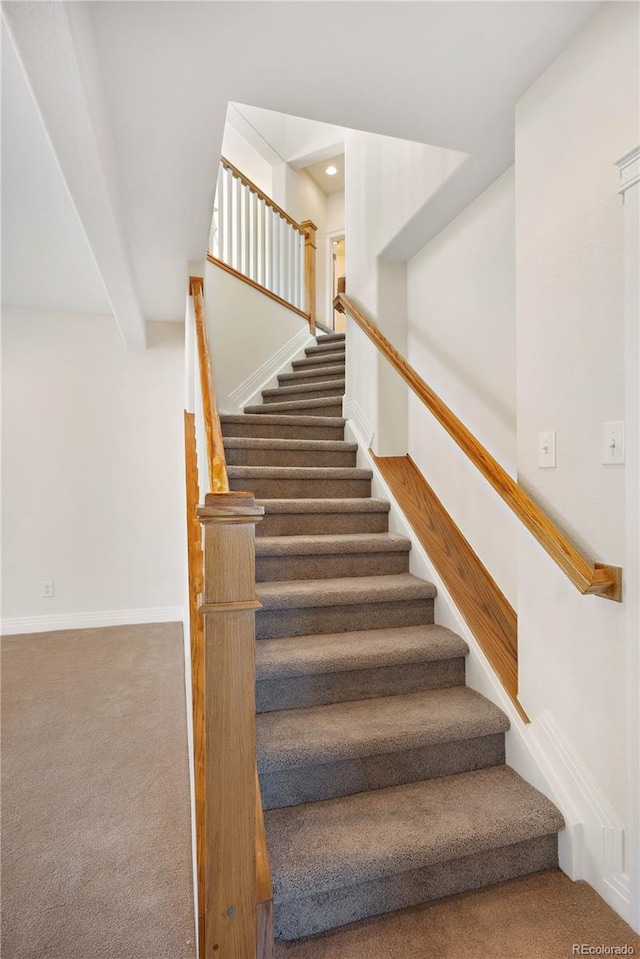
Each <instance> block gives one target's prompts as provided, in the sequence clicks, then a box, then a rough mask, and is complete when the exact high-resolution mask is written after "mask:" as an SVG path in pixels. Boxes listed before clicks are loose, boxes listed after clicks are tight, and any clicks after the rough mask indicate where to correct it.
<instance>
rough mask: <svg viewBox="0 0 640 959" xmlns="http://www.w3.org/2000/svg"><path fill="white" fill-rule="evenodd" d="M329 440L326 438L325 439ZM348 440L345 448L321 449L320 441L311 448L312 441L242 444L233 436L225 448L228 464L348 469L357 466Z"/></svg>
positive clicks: (354, 452)
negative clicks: (286, 444)
mask: <svg viewBox="0 0 640 959" xmlns="http://www.w3.org/2000/svg"><path fill="white" fill-rule="evenodd" d="M325 442H326V441H325ZM350 445H351V444H348V443H344V444H343V445H342V447H338V446H337V444H334V448H333V449H332V448H330V447H327V448H322V447H320V445H319V444H318V447H317V448H316V449H311V448H310V444H308V443H307V444H306V446H305V447H302V448H297V447H296V446H294V445H293V443H292V442H290V443H289V445H288V446H283V445H280V446H273V445H269V441H268V440H267V441H266V442H265V443H264V444H257V443H255V444H253V445H246V446H245V445H241V444H239V443H234V442H233V438H229V439H228V440H225V444H224V450H225V459H226V461H227V466H302V467H308V466H311V467H313V468H318V467H320V468H322V467H330V466H333V467H338V468H348V467H354V466H355V465H356V451H355V450H353V449H350Z"/></svg>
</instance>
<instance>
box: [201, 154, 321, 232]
mask: <svg viewBox="0 0 640 959" xmlns="http://www.w3.org/2000/svg"><path fill="white" fill-rule="evenodd" d="M220 163H221V164H222V166H223V167H224V168H225V170H230V171H231V173H232V174H233V176H234V177H236V179H238V180H240V182H241V183H244V185H245V186H246V187H249V189H250V190H251V192H252V193H255V194H256V196H259V197H260V199H261V200H263V201H264V202H265V203H266V204H267V206H270V207H271V209H272V210H274V212H275V213H277V214H278V216H281V217H282V219H283V220H286V221H287V223H288V224H289V225H290V226H292V227H293V229H294V230H297V231H298V233H300V234H301V235H302V236H306V233H305V230H304V227H303V226H302V224H300V223H298V222H297V220H294V219H293V217H292V216H289V214H288V213H287V212H286V211H285V210H283V209H282V207H281V206H278V204H277V203H276V202H275V200H272V199H271V197H270V196H267V194H266V193H265V192H264V191H263V190H261V189H260V187H259V186H256V184H255V183H254V182H253V180H250V179H249V177H248V176H245V174H244V173H243V172H242V170H239V169H238V167H237V166H234V165H233V163H231V161H230V160H227V158H226V157H223V156H221V157H220Z"/></svg>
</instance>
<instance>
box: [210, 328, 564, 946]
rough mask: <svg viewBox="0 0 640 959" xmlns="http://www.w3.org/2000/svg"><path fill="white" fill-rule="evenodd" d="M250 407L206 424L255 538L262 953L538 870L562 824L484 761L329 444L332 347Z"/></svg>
mask: <svg viewBox="0 0 640 959" xmlns="http://www.w3.org/2000/svg"><path fill="white" fill-rule="evenodd" d="M305 352H306V358H305V359H302V360H297V361H295V362H294V363H293V371H292V372H290V373H284V374H281V375H280V376H279V377H278V379H279V384H280V385H279V386H278V388H277V389H274V390H265V391H264V393H263V403H262V404H261V405H259V406H252V407H248V408H247V409H246V411H245V413H244V414H241V415H223V416H221V422H222V428H223V434H224V437H225V451H226V458H227V472H228V476H229V483H230V486H231V489H235V490H250V491H252V492H253V493H254V494H255V495H256V497H258V499H259V501H260V504H261V505H262V506H264V507H265V517H264V520H263V521H262V523H260V524H258V526H257V528H256V534H257V539H256V578H257V582H258V586H257V590H258V594H259V598H260V600H261V602H262V609H261V610H260V611H259V612H258V613H257V616H256V636H257V639H258V643H257V653H256V658H257V687H256V690H257V691H256V695H257V709H258V713H259V715H258V719H257V735H258V765H259V771H260V781H261V787H262V797H263V804H264V808H265V810H266V812H265V823H266V829H267V838H268V844H269V854H270V858H271V867H272V872H273V883H274V905H275V929H276V937H277V938H278V939H282V940H291V939H298V938H301V937H304V936H310V935H316V934H319V933H322V932H325V931H326V930H329V929H331V928H333V927H336V926H340V925H343V924H345V923H349V922H353V921H355V920H358V919H363V918H365V917H367V916H372V915H377V914H380V913H384V912H389V911H392V910H396V909H401V908H404V907H407V906H412V905H416V904H418V903H424V902H428V901H431V900H435V899H438V898H441V897H443V896H448V895H451V894H453V893H458V892H462V891H467V890H473V889H478V888H480V887H482V886H485V885H488V884H490V883H495V882H500V881H503V880H506V879H510V878H513V877H516V876H521V875H525V874H527V873H532V872H536V871H538V870H542V869H549V868H552V867H555V866H556V865H557V831H558V830H559V829H561V828H562V826H563V821H562V817H561V816H560V814H559V813H558V811H557V810H556V809H555V807H554V806H553V805H552V804H551V803H550V802H549V801H548V800H547V799H545V798H544V797H543V796H542V795H541V794H540V793H539V792H537V791H536V790H535V789H533V788H532V787H531V786H529V785H528V784H527V783H526V782H524V781H523V780H522V779H521V778H520V777H519V776H518V775H517V774H516V773H515V772H514V771H513V770H512V769H510V768H509V767H508V766H506V765H505V764H504V761H505V760H504V757H505V746H504V734H505V732H506V730H507V729H508V727H509V721H508V719H507V717H506V716H505V715H504V713H502V711H501V710H500V709H498V708H497V707H496V706H494V705H493V704H492V703H490V702H489V701H488V700H486V699H484V698H483V697H482V696H480V695H478V694H477V693H475V692H474V691H473V690H471V689H469V688H468V687H467V686H465V684H464V683H465V655H466V653H467V647H466V644H465V643H464V641H463V640H462V639H461V638H460V637H459V636H457V635H455V634H454V633H452V632H451V631H450V630H448V629H445V628H443V627H441V626H438V625H436V624H434V598H435V595H436V590H435V587H434V586H433V585H432V584H431V583H428V582H426V581H424V580H422V579H418V578H416V577H415V576H412V575H411V573H410V572H409V552H410V549H411V543H410V541H409V540H408V539H406V538H405V537H404V536H399V535H397V534H394V533H389V532H388V514H389V504H388V503H387V502H385V501H383V500H379V499H374V498H372V497H371V478H372V473H371V471H370V470H366V469H358V468H357V467H356V454H357V446H356V444H354V443H347V442H345V441H344V425H345V421H344V419H343V418H342V415H341V413H342V396H343V393H344V372H345V343H344V336H343V335H342V334H331V335H327V336H319V337H318V338H317V345H316V346H311V347H309V348H308V349H307V350H306V351H305Z"/></svg>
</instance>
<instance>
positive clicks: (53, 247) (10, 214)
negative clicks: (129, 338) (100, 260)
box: [2, 27, 111, 313]
mask: <svg viewBox="0 0 640 959" xmlns="http://www.w3.org/2000/svg"><path fill="white" fill-rule="evenodd" d="M2 303H3V305H4V306H17V307H20V308H22V309H32V310H51V311H55V312H60V313H69V312H80V313H111V306H110V304H109V300H108V299H107V295H106V293H105V289H104V285H103V283H102V280H101V278H100V274H99V272H98V269H97V267H96V264H95V261H94V259H93V255H92V253H91V249H90V247H89V244H88V242H87V238H86V236H85V234H84V230H83V228H82V224H81V223H80V220H79V218H78V214H77V213H76V210H75V208H74V206H73V202H72V200H71V197H70V196H69V191H68V189H67V186H66V184H65V182H64V179H63V177H62V174H61V172H60V167H59V166H58V163H57V160H56V157H55V155H54V153H53V150H52V148H51V144H50V142H49V139H48V137H47V133H46V130H45V128H44V126H43V124H42V119H41V117H40V114H39V113H38V109H37V107H36V104H35V101H34V99H33V96H32V95H31V91H30V90H29V87H28V85H27V81H26V79H25V76H24V73H23V71H22V68H21V66H20V63H19V61H18V58H17V56H16V52H15V50H14V48H13V44H12V43H11V40H10V38H9V37H8V35H7V31H6V29H4V27H3V29H2Z"/></svg>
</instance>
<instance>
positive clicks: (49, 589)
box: [42, 579, 55, 599]
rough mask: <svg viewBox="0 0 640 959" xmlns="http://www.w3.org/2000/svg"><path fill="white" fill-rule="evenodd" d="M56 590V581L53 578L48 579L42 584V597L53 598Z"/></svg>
mask: <svg viewBox="0 0 640 959" xmlns="http://www.w3.org/2000/svg"><path fill="white" fill-rule="evenodd" d="M54 590H55V583H54V582H53V580H52V579H48V580H47V581H46V582H44V583H43V584H42V598H43V599H53V594H54Z"/></svg>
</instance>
